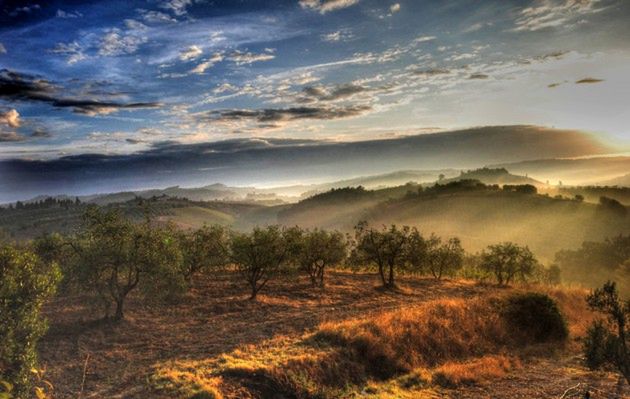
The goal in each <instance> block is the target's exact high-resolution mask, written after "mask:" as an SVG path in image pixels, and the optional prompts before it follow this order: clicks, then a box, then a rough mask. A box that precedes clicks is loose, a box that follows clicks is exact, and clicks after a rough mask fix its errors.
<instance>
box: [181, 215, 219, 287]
mask: <svg viewBox="0 0 630 399" xmlns="http://www.w3.org/2000/svg"><path fill="white" fill-rule="evenodd" d="M180 246H181V250H182V274H183V276H184V278H185V279H186V281H187V282H188V284H189V285H190V284H191V283H192V279H193V276H194V275H195V274H197V273H199V272H202V271H206V270H216V269H217V268H221V267H223V266H225V265H226V264H227V263H228V260H229V259H228V247H229V234H228V230H227V229H226V228H225V227H223V226H220V225H213V226H207V225H204V226H203V227H201V228H199V229H197V230H194V231H190V232H183V233H181V234H180Z"/></svg>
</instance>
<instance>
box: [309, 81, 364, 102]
mask: <svg viewBox="0 0 630 399" xmlns="http://www.w3.org/2000/svg"><path fill="white" fill-rule="evenodd" d="M369 91H371V89H369V88H367V87H365V86H360V85H355V84H343V85H339V86H335V87H334V88H332V89H328V88H325V87H320V86H306V87H305V88H304V89H302V97H300V98H299V99H298V101H299V102H301V103H312V102H317V101H324V102H325V101H337V100H343V99H345V98H348V97H352V96H354V95H355V94H359V93H364V92H369Z"/></svg>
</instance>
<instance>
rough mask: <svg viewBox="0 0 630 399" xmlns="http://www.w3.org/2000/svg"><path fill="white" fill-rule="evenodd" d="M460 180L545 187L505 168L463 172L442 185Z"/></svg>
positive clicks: (442, 181)
mask: <svg viewBox="0 0 630 399" xmlns="http://www.w3.org/2000/svg"><path fill="white" fill-rule="evenodd" d="M459 180H479V181H480V182H482V183H484V184H499V185H504V184H531V185H534V186H543V185H544V183H542V182H540V181H538V180H535V179H532V178H530V177H527V176H519V175H515V174H512V173H510V172H508V170H507V169H505V168H496V169H493V168H487V167H486V168H480V169H474V170H467V171H465V172H464V171H461V172H460V174H459V176H456V177H451V178H446V179H442V180H440V182H439V183H440V184H446V183H450V182H453V181H459Z"/></svg>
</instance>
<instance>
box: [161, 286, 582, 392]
mask: <svg viewBox="0 0 630 399" xmlns="http://www.w3.org/2000/svg"><path fill="white" fill-rule="evenodd" d="M509 292H513V291H509ZM550 294H552V295H554V297H555V298H557V300H558V302H559V304H560V307H566V309H567V313H570V314H571V315H572V317H571V318H569V322H571V321H572V320H574V321H577V320H578V319H574V318H573V316H576V317H577V315H579V314H581V315H582V317H584V316H585V315H587V313H588V311H587V309H586V304H585V302H584V301H583V300H582V301H579V300H577V298H578V297H579V296H580V295H582V293H580V292H565V291H561V290H555V291H554V292H550ZM506 295H507V293H500V294H497V293H494V292H492V293H485V294H482V295H479V296H477V297H475V298H469V299H458V298H451V299H436V300H431V301H427V302H424V303H421V304H418V305H414V306H408V307H403V308H399V309H397V310H393V311H386V312H381V313H378V314H375V315H372V316H371V317H368V318H355V319H350V320H344V321H340V322H324V323H322V324H321V325H320V326H319V328H318V330H317V331H316V332H315V333H313V334H307V335H305V336H303V337H302V338H301V339H296V340H294V341H288V340H286V339H280V340H275V341H274V340H271V341H268V342H265V343H264V344H261V345H258V346H249V347H245V348H242V349H239V350H236V351H233V352H232V353H230V354H228V355H226V354H224V355H221V356H219V357H218V358H216V359H210V360H206V361H202V362H196V363H194V364H193V365H191V364H189V365H188V367H189V368H191V369H194V370H197V372H200V373H202V374H203V373H205V374H208V375H210V376H211V378H215V379H216V378H223V380H222V381H223V382H225V380H230V382H229V383H228V384H227V385H232V386H239V387H241V388H243V387H245V389H246V390H247V392H248V395H251V396H252V397H267V395H268V394H270V393H271V392H280V393H283V394H284V395H286V396H287V397H297V398H311V397H318V398H337V397H354V396H355V395H359V396H360V395H363V396H365V395H367V397H370V395H375V396H374V397H392V398H393V397H399V398H404V397H407V395H411V396H409V397H431V395H433V393H434V392H435V391H433V389H434V388H435V387H449V388H456V387H458V386H462V385H465V386H468V385H475V384H483V383H487V382H488V381H491V380H493V379H497V378H503V377H505V376H506V375H508V374H509V373H510V372H511V371H512V370H514V369H519V368H520V367H521V361H520V360H519V358H520V357H524V358H525V357H528V356H531V355H532V354H536V355H538V356H540V354H541V353H545V354H547V355H548V354H550V353H554V352H558V351H561V350H563V349H564V348H563V345H562V344H561V343H558V342H550V343H548V344H544V345H542V346H541V345H537V346H535V347H534V350H532V347H531V346H528V344H529V343H530V342H529V341H528V340H527V339H526V338H524V337H523V335H522V334H515V332H514V326H510V325H507V324H506V322H505V320H503V319H502V318H501V316H500V312H499V308H500V304H501V303H502V301H503V298H504V297H506ZM162 367H165V369H164V368H162V369H160V368H158V372H157V375H165V374H168V372H164V370H171V368H172V367H177V365H172V364H171V365H163V366H162ZM392 381H393V382H392ZM213 389H219V388H218V387H217V386H214V387H213ZM222 389H225V390H226V392H230V391H232V392H234V389H233V388H229V387H227V386H226V385H225V384H224V386H223V387H222ZM432 392H433V393H432ZM240 394H242V392H240ZM423 395H424V396H423ZM427 395H428V396H427ZM229 397H240V396H239V395H236V396H229Z"/></svg>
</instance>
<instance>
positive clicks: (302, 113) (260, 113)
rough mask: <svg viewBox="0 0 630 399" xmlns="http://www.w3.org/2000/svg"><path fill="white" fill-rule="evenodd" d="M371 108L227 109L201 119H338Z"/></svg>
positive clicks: (210, 113) (216, 120)
mask: <svg viewBox="0 0 630 399" xmlns="http://www.w3.org/2000/svg"><path fill="white" fill-rule="evenodd" d="M371 109H372V108H371V107H370V106H366V105H361V106H347V107H292V108H267V109H256V110H248V109H229V110H217V111H210V112H207V113H205V114H204V115H203V116H202V117H201V119H202V120H204V121H207V122H238V121H247V120H254V121H256V122H259V123H269V122H286V121H295V120H301V119H321V120H329V119H339V118H349V117H354V116H359V115H362V114H364V113H366V112H368V111H370V110H371Z"/></svg>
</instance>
